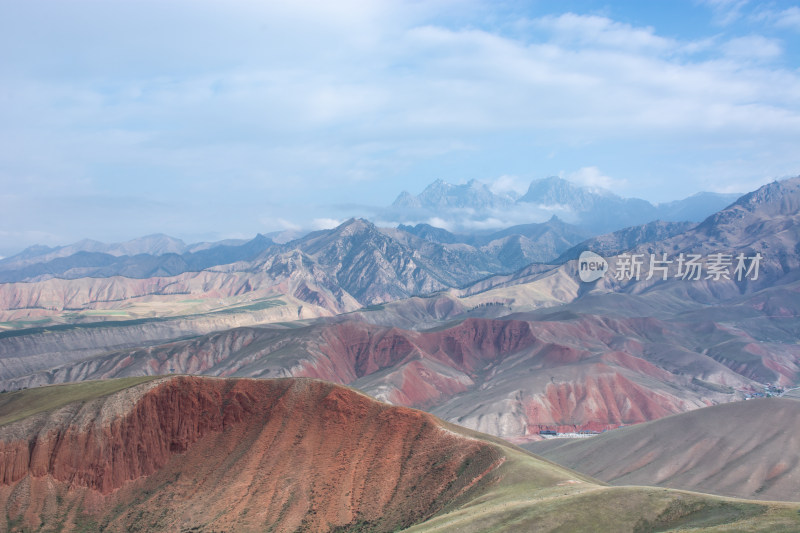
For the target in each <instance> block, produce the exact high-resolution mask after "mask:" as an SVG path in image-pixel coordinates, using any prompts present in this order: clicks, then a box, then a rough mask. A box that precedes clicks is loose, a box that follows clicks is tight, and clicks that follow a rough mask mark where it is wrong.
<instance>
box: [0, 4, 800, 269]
mask: <svg viewBox="0 0 800 533" xmlns="http://www.w3.org/2000/svg"><path fill="white" fill-rule="evenodd" d="M707 4H708V5H701V4H697V5H692V6H690V7H684V8H682V9H684V10H688V11H691V12H688V11H687V12H686V13H680V14H677V15H676V16H689V15H691V16H694V17H697V16H705V17H707V19H708V21H709V25H708V27H707V28H701V30H702V31H699V32H696V33H697V34H696V35H681V34H675V33H674V32H671V33H662V32H660V31H659V27H658V26H653V25H651V24H652V23H650V24H641V23H635V22H631V21H630V18H631V17H632V16H631V17H628V16H627V14H626V13H625V12H621V11H620V12H613V13H605V14H597V13H569V12H567V13H547V12H533V11H525V10H523V9H522V8H520V7H519V6H517V5H516V4H511V7H508V6H506V7H504V8H503V9H498V8H496V7H495V6H496V5H497V4H493V3H492V4H490V3H482V2H478V1H467V2H456V1H450V0H442V1H433V2H422V3H416V2H399V1H392V0H387V1H377V2H376V1H368V2H367V1H363V2H362V1H355V0H350V1H343V2H336V3H324V2H323V3H321V2H312V1H310V0H309V1H305V2H256V1H234V2H225V3H216V2H210V1H209V2H206V1H200V2H188V1H183V0H171V1H165V2H154V1H153V2H128V1H119V2H99V1H81V0H76V1H75V2H69V3H64V2H60V1H55V0H51V1H49V2H48V1H43V2H35V3H31V2H19V3H15V4H13V5H12V6H9V7H8V9H6V10H5V11H6V12H7V13H6V15H8V16H4V17H2V20H0V47H2V49H3V50H5V51H6V53H5V54H4V56H5V57H4V60H3V61H2V63H0V143H2V144H0V145H2V146H3V149H2V151H0V186H1V187H2V196H1V197H0V201H1V202H2V208H3V209H2V210H0V211H1V212H0V224H2V227H3V232H0V254H3V255H7V254H8V253H9V252H12V251H14V249H15V248H19V247H21V246H23V245H27V244H32V242H30V241H31V239H41V240H43V241H45V242H47V243H48V244H55V243H63V242H67V241H70V240H76V239H77V238H81V237H92V238H99V239H105V240H115V239H123V238H131V237H135V236H138V235H141V234H144V233H150V232H155V231H164V232H167V233H172V234H175V235H177V236H180V237H182V238H184V239H187V240H192V239H202V238H214V237H224V236H228V235H233V234H236V235H239V234H241V233H242V232H244V233H255V232H256V231H266V230H270V229H279V228H280V227H284V226H285V224H281V223H280V222H278V221H280V220H283V221H284V222H288V223H289V224H292V225H300V226H304V227H311V226H312V225H314V226H318V227H323V226H326V225H329V224H330V223H332V221H334V220H341V219H344V218H347V217H348V216H350V215H358V214H360V213H358V212H348V213H344V212H340V211H337V209H336V208H335V207H334V206H335V205H336V204H342V203H353V202H359V203H362V204H363V203H365V204H374V205H386V204H388V203H389V202H391V200H392V199H393V198H394V196H395V195H396V194H397V193H398V192H399V191H400V190H402V189H408V190H411V191H412V192H419V190H421V189H422V188H423V187H424V186H425V185H426V184H427V183H428V182H430V181H433V179H435V178H444V179H446V180H448V181H451V182H463V181H466V180H468V179H472V178H478V179H482V180H484V181H487V182H489V181H494V180H497V181H495V184H496V185H495V186H496V187H500V188H505V189H506V190H509V191H510V190H514V189H515V188H519V183H524V182H526V181H530V179H531V178H538V177H544V176H547V175H559V174H560V175H563V176H565V177H567V178H570V177H572V178H573V179H577V180H578V181H581V182H582V183H585V184H595V185H598V186H604V187H611V188H612V189H614V190H615V192H618V193H620V194H625V195H633V196H641V197H645V198H647V199H650V200H653V201H659V200H670V199H674V198H676V197H680V196H686V195H688V194H691V193H693V192H696V191H697V190H699V189H710V190H719V191H724V190H748V189H752V188H754V187H755V186H757V185H759V184H761V183H763V182H765V181H767V180H769V179H772V178H774V177H779V176H784V175H790V174H797V173H800V163H799V161H798V157H797V151H796V147H795V144H796V139H797V138H800V74H798V61H797V56H796V55H794V53H793V52H792V50H794V49H795V46H796V44H797V32H799V31H800V25H798V24H797V21H798V20H800V16H799V15H800V10H798V8H797V7H795V6H782V5H778V6H777V7H776V5H775V4H772V3H770V4H763V5H761V4H758V3H755V2H750V3H747V2H722V1H714V2H707ZM698 35H699V36H698ZM502 176H506V178H505V180H501V179H498V178H500V177H502ZM508 176H523V179H521V180H519V181H518V182H516V183H515V182H514V181H513V179H511V178H508ZM265 223H266V224H265ZM265 226H269V227H265Z"/></svg>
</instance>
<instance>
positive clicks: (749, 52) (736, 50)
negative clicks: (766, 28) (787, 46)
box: [722, 35, 783, 60]
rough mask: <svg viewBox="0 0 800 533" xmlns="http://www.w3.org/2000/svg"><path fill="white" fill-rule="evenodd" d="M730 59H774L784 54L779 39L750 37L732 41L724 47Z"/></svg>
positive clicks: (758, 36)
mask: <svg viewBox="0 0 800 533" xmlns="http://www.w3.org/2000/svg"><path fill="white" fill-rule="evenodd" d="M722 50H723V52H724V53H725V55H727V56H728V57H731V58H734V59H745V60H747V59H754V60H760V59H774V58H776V57H779V56H780V55H781V54H782V53H783V46H782V45H781V42H780V41H779V40H777V39H768V38H766V37H763V36H761V35H748V36H746V37H737V38H734V39H731V40H729V41H727V42H726V43H724V44H723V45H722Z"/></svg>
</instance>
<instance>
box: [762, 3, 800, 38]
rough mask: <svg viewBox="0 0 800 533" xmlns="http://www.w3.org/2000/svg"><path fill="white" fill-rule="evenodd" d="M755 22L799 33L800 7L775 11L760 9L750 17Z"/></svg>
mask: <svg viewBox="0 0 800 533" xmlns="http://www.w3.org/2000/svg"><path fill="white" fill-rule="evenodd" d="M751 18H752V19H753V20H754V21H756V22H766V23H767V24H771V25H772V26H774V27H776V28H784V29H789V30H794V31H798V32H800V7H797V6H792V7H789V8H787V9H784V10H781V11H777V10H774V9H768V8H767V9H761V10H759V11H757V12H756V13H754V14H753V15H752V17H751Z"/></svg>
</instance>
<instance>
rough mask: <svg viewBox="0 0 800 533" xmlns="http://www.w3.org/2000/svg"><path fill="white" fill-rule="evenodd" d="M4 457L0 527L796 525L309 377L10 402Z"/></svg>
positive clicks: (66, 392) (31, 394)
mask: <svg viewBox="0 0 800 533" xmlns="http://www.w3.org/2000/svg"><path fill="white" fill-rule="evenodd" d="M20 406H23V407H22V408H20ZM0 449H1V451H2V453H0V508H2V509H3V511H4V514H5V524H4V525H5V528H6V529H22V528H31V529H42V530H59V529H64V530H84V531H99V530H104V531H207V532H210V531H221V530H223V531H264V530H271V531H287V532H288V531H297V530H306V531H396V530H398V529H405V528H410V530H411V531H486V530H487V529H489V530H493V531H520V530H524V531H531V530H534V529H536V528H539V527H541V525H542V524H547V525H548V528H550V529H552V528H556V529H559V528H560V529H563V530H570V531H588V530H593V531H634V530H637V531H638V530H643V531H649V530H653V529H655V528H665V527H666V528H671V527H675V526H678V525H681V526H685V527H692V526H699V525H703V526H705V527H707V528H709V529H707V531H723V530H726V529H730V528H733V529H738V530H741V529H743V528H747V527H748V525H749V524H751V523H753V522H757V523H759V524H761V525H762V526H764V527H768V528H770V529H769V530H770V531H793V530H796V528H797V527H798V524H800V514H798V512H797V510H798V507H797V505H796V504H795V505H788V504H787V505H779V504H758V503H755V502H745V501H733V500H725V499H721V498H709V497H704V496H702V495H698V494H691V493H680V492H674V491H667V490H663V489H658V490H655V489H648V488H624V489H617V488H612V487H604V486H602V485H600V484H598V483H597V482H595V481H594V480H592V479H590V478H586V477H584V476H581V475H580V474H577V473H575V472H571V471H569V470H567V469H564V468H561V467H559V466H557V465H554V464H552V463H549V462H545V461H543V460H540V459H538V458H535V457H533V456H531V455H528V454H526V453H525V452H523V451H522V450H519V449H518V448H513V447H511V446H509V445H507V444H503V443H502V442H500V441H495V440H492V439H491V438H490V437H487V436H483V435H480V434H476V433H469V432H467V431H465V430H463V429H459V428H456V427H454V426H450V425H447V424H445V423H443V422H441V421H440V420H437V419H436V418H435V417H433V416H431V415H428V414H426V413H422V412H419V411H414V410H410V409H406V408H398V407H391V406H388V405H386V404H381V403H379V402H376V401H374V400H372V399H370V398H368V397H366V396H364V395H362V394H360V393H358V392H356V391H354V390H351V389H346V388H343V387H339V386H335V385H331V384H328V383H324V382H320V381H314V380H293V379H285V380H238V379H209V378H198V377H173V378H157V379H153V380H150V381H145V382H143V383H139V384H136V383H131V382H120V381H108V382H93V383H85V384H78V385H71V386H67V387H56V388H49V387H45V388H41V389H37V390H29V391H21V392H17V393H11V394H8V393H6V394H2V395H0ZM511 517H513V520H511V521H510V522H509V518H511ZM792 528H794V529H792Z"/></svg>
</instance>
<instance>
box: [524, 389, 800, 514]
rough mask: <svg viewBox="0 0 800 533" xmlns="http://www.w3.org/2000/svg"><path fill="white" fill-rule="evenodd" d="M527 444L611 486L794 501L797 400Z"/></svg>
mask: <svg viewBox="0 0 800 533" xmlns="http://www.w3.org/2000/svg"><path fill="white" fill-rule="evenodd" d="M525 447H526V448H527V449H529V450H531V451H533V452H534V453H537V454H539V455H542V456H544V457H547V458H548V459H550V460H553V461H556V462H557V463H559V464H563V465H565V466H569V467H570V468H574V469H576V470H578V471H580V472H584V473H586V474H588V475H592V476H595V477H597V478H599V479H602V480H603V481H607V482H610V483H614V484H616V485H631V484H632V485H658V486H664V487H672V488H680V489H688V490H697V491H702V492H709V493H714V494H724V495H728V496H736V497H741V498H751V499H759V500H783V501H794V502H798V501H800V401H797V400H789V399H779V398H764V399H756V400H750V401H746V402H735V403H729V404H725V405H717V406H714V407H708V408H704V409H698V410H696V411H692V412H689V413H682V414H679V415H675V416H670V417H667V418H663V419H661V420H656V421H654V422H649V423H646V424H639V425H636V426H631V427H626V428H621V429H616V430H614V431H610V432H607V433H604V434H602V435H599V436H597V437H593V438H590V439H581V440H578V441H574V440H569V439H552V440H548V441H544V442H538V443H532V444H528V445H526V446H525Z"/></svg>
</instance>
